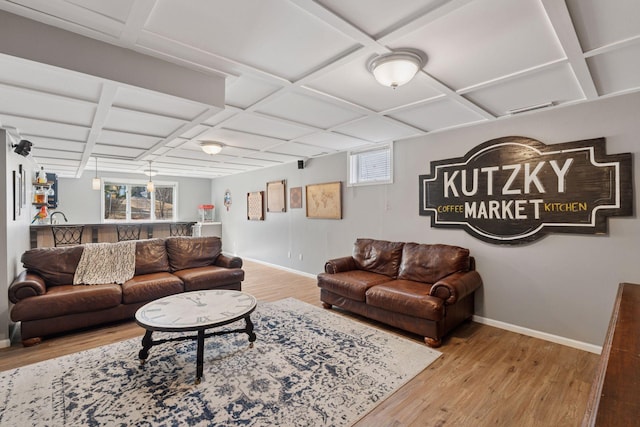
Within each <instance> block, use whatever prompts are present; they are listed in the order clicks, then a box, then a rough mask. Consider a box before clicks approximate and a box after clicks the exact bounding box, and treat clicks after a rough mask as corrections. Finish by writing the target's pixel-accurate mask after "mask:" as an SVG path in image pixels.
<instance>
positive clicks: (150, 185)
mask: <svg viewBox="0 0 640 427" xmlns="http://www.w3.org/2000/svg"><path fill="white" fill-rule="evenodd" d="M148 175H149V182H147V191H148V192H149V193H153V190H155V188H156V186H155V185H154V184H153V181H151V177H152V176H153V175H151V160H149V172H148Z"/></svg>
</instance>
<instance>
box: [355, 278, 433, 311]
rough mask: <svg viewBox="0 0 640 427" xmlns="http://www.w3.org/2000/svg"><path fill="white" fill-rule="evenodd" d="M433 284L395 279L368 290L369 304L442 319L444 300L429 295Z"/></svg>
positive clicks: (367, 300) (389, 309)
mask: <svg viewBox="0 0 640 427" xmlns="http://www.w3.org/2000/svg"><path fill="white" fill-rule="evenodd" d="M430 288H431V286H429V285H426V284H424V283H420V282H414V281H411V280H393V281H391V282H387V283H384V284H382V285H377V286H373V287H372V288H370V289H369V290H367V298H366V302H367V304H369V305H371V306H373V307H379V308H383V309H385V310H388V311H392V312H396V313H402V314H406V315H408V316H414V317H418V318H420V319H429V320H435V321H438V320H442V319H443V318H444V301H442V300H441V299H440V298H437V297H432V296H430V295H429V289H430Z"/></svg>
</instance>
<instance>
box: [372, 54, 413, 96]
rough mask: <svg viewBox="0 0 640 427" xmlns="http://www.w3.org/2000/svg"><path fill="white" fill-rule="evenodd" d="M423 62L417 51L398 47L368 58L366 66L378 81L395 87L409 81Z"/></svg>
mask: <svg viewBox="0 0 640 427" xmlns="http://www.w3.org/2000/svg"><path fill="white" fill-rule="evenodd" d="M424 63H425V60H424V58H423V56H421V55H420V54H419V53H418V52H417V51H413V50H404V49H400V50H394V51H393V52H391V53H387V54H384V55H379V56H376V57H374V58H372V59H370V60H369V62H368V63H367V68H368V69H369V71H370V72H371V74H373V77H375V79H376V80H377V81H378V83H380V84H381V85H383V86H387V87H390V88H393V89H395V88H397V87H398V86H402V85H403V84H405V83H409V81H411V79H413V77H414V76H415V75H416V73H417V72H418V70H420V69H421V68H422V67H423V66H424Z"/></svg>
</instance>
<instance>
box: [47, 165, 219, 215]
mask: <svg viewBox="0 0 640 427" xmlns="http://www.w3.org/2000/svg"><path fill="white" fill-rule="evenodd" d="M94 176H95V172H92V173H89V172H86V173H84V174H83V175H82V177H80V178H60V179H59V180H58V189H59V190H58V197H59V199H58V209H56V210H59V211H62V212H64V214H65V215H66V217H67V219H68V220H69V222H70V223H78V224H82V223H84V224H95V223H100V218H101V217H102V216H101V213H100V195H101V192H100V191H94V190H92V189H91V180H92V179H93V177H94ZM98 176H100V177H105V178H119V179H122V178H126V179H135V180H142V181H146V180H147V177H146V176H145V175H140V174H138V175H136V174H118V173H111V172H100V171H98ZM153 180H154V181H157V182H162V181H164V182H177V183H178V212H177V218H176V220H178V221H197V219H198V205H199V204H202V203H210V202H211V180H210V179H200V178H182V177H164V176H156V177H153Z"/></svg>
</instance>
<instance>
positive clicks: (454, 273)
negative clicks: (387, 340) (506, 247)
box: [318, 239, 482, 347]
mask: <svg viewBox="0 0 640 427" xmlns="http://www.w3.org/2000/svg"><path fill="white" fill-rule="evenodd" d="M481 285H482V279H481V278H480V275H479V274H478V273H477V272H476V271H475V261H474V259H473V257H470V256H469V250H468V249H464V248H461V247H458V246H449V245H439V244H438V245H426V244H418V243H403V242H388V241H384V240H374V239H357V240H356V242H355V245H354V248H353V255H352V256H348V257H343V258H337V259H333V260H330V261H328V262H327V263H326V264H325V272H324V273H321V274H319V275H318V286H319V287H320V288H321V290H320V299H321V300H322V303H323V306H324V307H325V308H331V307H332V306H337V307H341V308H343V309H345V310H348V311H351V312H354V313H357V314H360V315H362V316H365V317H368V318H370V319H374V320H377V321H380V322H383V323H386V324H388V325H391V326H395V327H397V328H400V329H404V330H406V331H409V332H413V333H416V334H419V335H421V336H423V337H424V341H425V342H426V343H427V344H428V345H429V346H431V347H438V346H440V345H441V343H442V337H443V336H444V335H446V334H447V333H448V332H449V331H451V330H452V329H453V328H455V327H456V326H457V325H459V324H460V323H462V322H463V321H464V320H466V319H469V318H470V317H471V316H472V315H473V311H474V292H475V290H476V289H478V288H479V287H480V286H481Z"/></svg>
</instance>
